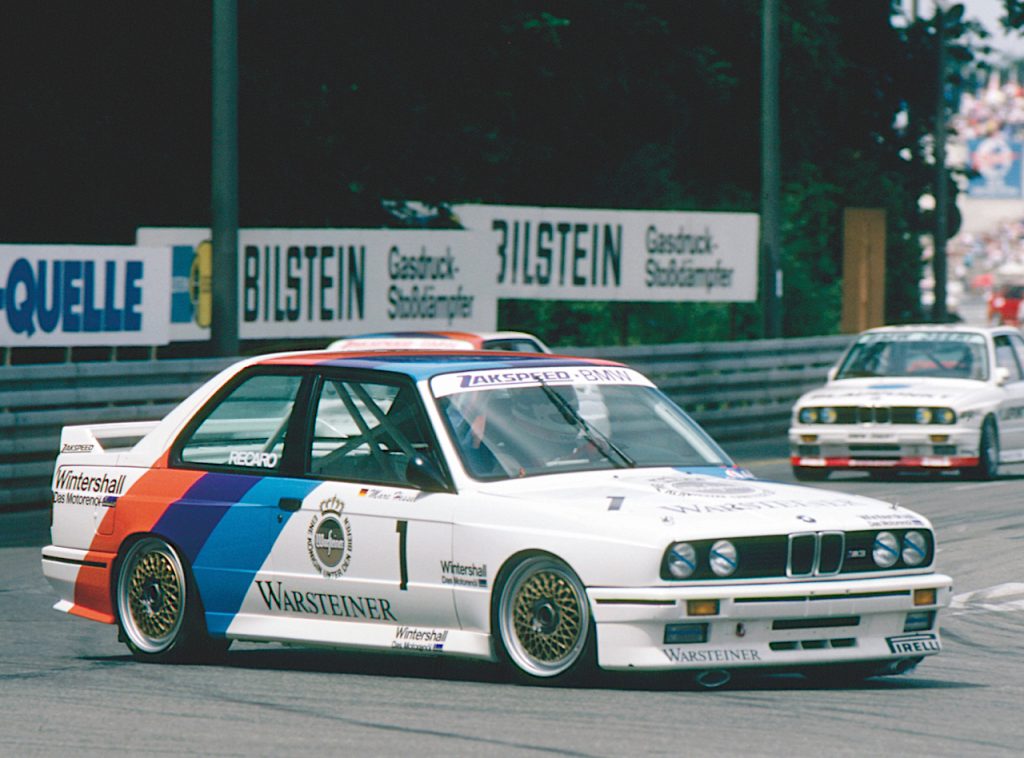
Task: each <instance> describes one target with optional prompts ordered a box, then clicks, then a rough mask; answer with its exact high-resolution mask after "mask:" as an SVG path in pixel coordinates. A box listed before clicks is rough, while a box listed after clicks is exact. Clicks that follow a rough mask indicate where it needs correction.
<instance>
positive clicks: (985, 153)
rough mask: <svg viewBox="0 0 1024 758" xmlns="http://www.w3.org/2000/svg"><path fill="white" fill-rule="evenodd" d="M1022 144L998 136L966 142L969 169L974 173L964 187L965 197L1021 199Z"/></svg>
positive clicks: (1023, 146) (1023, 145) (1023, 144)
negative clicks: (965, 189) (968, 154)
mask: <svg viewBox="0 0 1024 758" xmlns="http://www.w3.org/2000/svg"><path fill="white" fill-rule="evenodd" d="M1022 148H1024V143H1021V142H1018V141H1011V140H1008V139H1006V138H1005V137H1003V136H1002V135H994V136H992V137H987V138H985V139H980V140H978V139H974V140H968V141H967V149H968V151H969V153H970V167H971V168H972V169H974V170H975V171H976V172H977V175H975V176H971V177H970V179H969V181H968V184H967V194H968V196H969V197H978V198H982V197H984V198H1000V199H1012V198H1019V197H1021V196H1022V192H1021V151H1022Z"/></svg>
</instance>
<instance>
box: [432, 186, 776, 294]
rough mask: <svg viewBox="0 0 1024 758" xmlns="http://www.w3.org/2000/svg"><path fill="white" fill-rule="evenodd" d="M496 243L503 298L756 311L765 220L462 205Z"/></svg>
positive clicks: (470, 224) (458, 212) (473, 225)
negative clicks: (736, 305) (712, 305)
mask: <svg viewBox="0 0 1024 758" xmlns="http://www.w3.org/2000/svg"><path fill="white" fill-rule="evenodd" d="M452 211H453V212H454V214H455V217H456V218H457V219H458V221H459V222H461V224H462V225H463V226H464V227H465V228H467V229H471V230H474V231H480V232H483V231H491V232H494V233H496V235H497V238H496V246H495V248H494V251H495V258H494V265H493V266H492V273H491V275H492V276H493V277H494V279H493V281H495V283H496V284H497V287H498V289H497V296H498V297H499V298H520V299H532V300H562V299H564V300H619V301H622V300H625V301H643V302H649V301H673V302H679V301H692V302H751V301H753V300H755V299H756V298H757V262H758V255H757V251H758V234H759V228H758V218H759V217H758V215H757V214H756V213H718V212H685V211H624V210H598V209H586V208H546V207H533V206H517V205H455V206H453V207H452Z"/></svg>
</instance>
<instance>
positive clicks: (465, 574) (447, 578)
mask: <svg viewBox="0 0 1024 758" xmlns="http://www.w3.org/2000/svg"><path fill="white" fill-rule="evenodd" d="M441 583H442V584H453V585H461V586H464V587H486V586H487V564H486V563H485V564H483V565H482V566H480V565H477V564H475V563H457V562H455V561H441Z"/></svg>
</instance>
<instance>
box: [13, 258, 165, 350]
mask: <svg viewBox="0 0 1024 758" xmlns="http://www.w3.org/2000/svg"><path fill="white" fill-rule="evenodd" d="M169 273H170V250H169V249H160V248H157V249H144V248H131V247H113V246H81V245H79V246H73V245H67V246H56V245H0V346H2V345H101V344H106V345H110V344H117V345H128V344H164V343H166V342H167V341H168V337H167V334H168V307H169V304H170V292H169V291H168V289H167V282H166V280H167V277H168V275H169Z"/></svg>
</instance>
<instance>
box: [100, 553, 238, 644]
mask: <svg viewBox="0 0 1024 758" xmlns="http://www.w3.org/2000/svg"><path fill="white" fill-rule="evenodd" d="M116 599H117V619H118V624H119V626H120V630H121V636H122V638H123V639H124V641H125V643H126V644H127V645H128V648H129V649H130V650H131V651H132V655H133V656H135V657H136V658H137V659H139V660H143V661H161V662H162V661H195V660H201V659H206V658H208V657H211V656H213V655H216V654H217V653H221V652H223V651H225V650H226V649H227V646H228V645H229V644H230V642H229V641H228V640H212V639H210V638H209V637H208V636H207V634H206V625H205V623H204V621H203V609H202V604H201V602H200V599H199V593H198V592H196V590H195V583H194V582H193V581H192V578H191V575H190V574H189V572H188V568H187V566H186V564H185V563H184V561H182V559H181V557H180V556H179V555H178V552H177V550H175V549H174V548H173V547H172V546H170V545H169V544H167V543H166V542H164V541H163V540H161V539H159V538H157V537H144V538H142V539H140V540H138V541H136V542H134V543H132V544H131V546H130V547H129V548H128V550H127V552H125V554H124V557H123V558H122V559H121V561H120V564H119V566H118V570H117V588H116Z"/></svg>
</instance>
